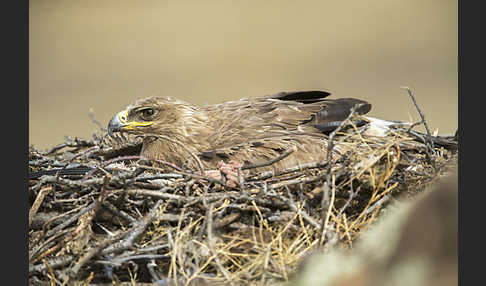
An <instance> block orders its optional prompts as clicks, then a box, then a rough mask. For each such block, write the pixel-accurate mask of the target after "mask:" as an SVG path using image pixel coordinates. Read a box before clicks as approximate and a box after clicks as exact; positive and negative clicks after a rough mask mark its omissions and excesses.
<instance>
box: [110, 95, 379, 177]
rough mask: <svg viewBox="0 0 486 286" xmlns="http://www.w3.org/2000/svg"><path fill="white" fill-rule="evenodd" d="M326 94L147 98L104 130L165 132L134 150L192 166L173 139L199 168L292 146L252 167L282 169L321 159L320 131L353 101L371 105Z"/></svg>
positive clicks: (251, 159) (247, 160) (250, 160)
mask: <svg viewBox="0 0 486 286" xmlns="http://www.w3.org/2000/svg"><path fill="white" fill-rule="evenodd" d="M327 96H329V93H327V92H324V91H303V92H289V93H284V92H283V93H279V94H276V95H271V96H263V97H258V98H244V99H240V100H237V101H229V102H224V103H221V104H216V105H208V106H193V105H190V104H188V103H186V102H183V101H181V100H177V99H174V98H170V97H165V98H160V97H150V98H146V99H141V100H138V101H136V102H135V103H134V104H132V105H130V106H128V107H127V109H125V110H124V111H121V112H119V113H118V114H116V115H115V116H114V117H113V118H112V119H111V121H110V123H109V126H108V130H109V132H110V133H111V132H115V131H124V132H129V133H133V134H140V135H144V134H151V133H152V134H159V135H162V136H166V137H168V138H170V139H171V140H164V139H163V138H155V137H151V136H147V137H146V138H144V139H143V146H142V150H141V154H140V155H142V156H144V157H147V158H151V159H159V160H164V161H167V162H171V163H173V164H176V165H179V166H185V167H188V168H191V169H193V170H197V169H198V167H197V166H198V165H197V162H196V160H194V159H193V158H192V157H191V156H190V154H189V153H188V151H187V150H185V148H183V147H182V146H181V144H178V143H176V142H173V141H174V140H175V141H178V142H180V143H182V144H183V145H184V146H185V147H186V148H187V149H189V150H190V151H191V152H192V153H193V154H196V155H197V156H199V158H200V160H201V162H202V163H203V166H204V168H205V169H215V168H216V167H217V164H218V162H220V161H221V160H223V161H225V162H228V161H229V160H235V161H237V162H241V163H243V164H254V163H259V162H265V161H268V160H271V159H273V158H275V157H278V156H279V155H280V154H282V153H283V152H285V151H288V150H291V149H294V150H295V151H294V152H293V153H292V154H290V155H289V156H288V157H286V158H285V159H283V160H281V161H279V162H277V163H275V164H273V165H272V166H270V167H262V168H259V169H258V170H257V171H262V170H264V169H269V168H270V169H271V168H282V167H288V166H292V165H296V164H299V163H300V164H302V163H307V162H311V161H318V160H323V159H325V157H326V146H327V143H326V140H325V136H324V135H323V132H326V131H329V130H330V129H332V127H333V126H336V123H339V121H342V120H344V119H345V118H346V117H347V116H348V115H349V112H350V109H351V107H353V106H354V105H355V104H362V105H361V106H360V107H359V108H358V110H357V111H358V113H359V114H365V113H367V112H368V111H369V110H370V109H371V104H369V103H367V102H365V101H362V100H359V99H354V98H341V99H325V98H326V97H327ZM338 151H339V149H338Z"/></svg>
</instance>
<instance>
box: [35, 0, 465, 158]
mask: <svg viewBox="0 0 486 286" xmlns="http://www.w3.org/2000/svg"><path fill="white" fill-rule="evenodd" d="M29 13H30V36H29V39H30V51H29V55H30V64H29V67H30V72H29V80H30V95H29V100H30V107H29V109H30V111H29V116H30V123H29V137H30V138H29V142H30V144H34V145H35V146H36V147H39V148H42V149H43V148H47V147H49V146H52V145H54V144H58V143H61V142H63V140H64V136H65V135H69V136H78V137H81V138H90V137H91V135H92V134H93V133H94V132H95V131H96V130H98V127H97V126H96V125H95V124H94V123H92V122H91V120H90V118H89V116H88V112H89V109H90V108H92V109H93V111H94V114H95V116H96V118H97V119H98V120H99V121H101V122H102V123H103V124H104V125H106V124H107V122H108V120H109V119H110V117H111V116H112V115H113V114H114V113H115V112H117V111H119V110H121V109H122V108H124V107H125V106H126V105H128V104H129V103H131V102H132V101H134V100H135V99H137V98H142V97H146V96H151V95H171V96H174V97H178V98H181V99H183V100H186V101H189V102H192V103H194V104H205V103H218V102H221V101H224V100H232V99H238V98H241V97H253V96H260V95H265V94H271V93H276V92H279V91H292V90H312V89H322V90H327V91H330V92H332V93H333V96H334V97H359V98H363V99H366V100H369V101H371V102H372V103H373V109H372V111H371V113H370V114H371V115H372V116H376V117H381V118H385V119H395V120H409V118H410V117H411V118H413V120H418V119H419V117H418V114H417V112H416V110H415V109H414V107H413V104H412V102H411V100H410V98H409V97H408V95H407V93H406V91H405V90H403V89H400V87H401V86H410V87H411V88H412V89H413V90H414V92H415V93H416V96H417V100H418V103H419V104H420V105H421V107H422V109H423V111H424V113H425V115H426V119H427V120H428V122H429V124H430V126H431V128H432V129H434V130H435V129H439V133H442V134H445V133H453V132H454V131H455V130H456V128H457V100H458V97H457V26H458V23H457V1H452V0H407V1H404V0H352V1H351V0H348V1H334V0H333V1H284V0H280V1H268V0H265V1H263V0H258V1H229V0H227V1H223V0H220V1H210V0H204V1H162V0H159V1H148V0H145V1H133V0H132V1H126V0H109V1H108V0H103V1H100V0H96V1H95V0H83V1H81V0H70V1H67V0H31V1H30V7H29Z"/></svg>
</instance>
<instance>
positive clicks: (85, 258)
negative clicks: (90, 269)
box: [69, 232, 126, 278]
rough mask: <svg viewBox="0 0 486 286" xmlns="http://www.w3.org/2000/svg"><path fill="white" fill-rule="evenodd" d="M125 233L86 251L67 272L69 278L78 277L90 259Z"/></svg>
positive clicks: (105, 240)
mask: <svg viewBox="0 0 486 286" xmlns="http://www.w3.org/2000/svg"><path fill="white" fill-rule="evenodd" d="M125 234H126V232H121V233H119V234H117V235H114V236H111V237H108V238H106V239H104V240H103V241H102V242H100V243H99V244H98V245H97V246H96V247H93V248H91V249H90V250H88V251H87V252H86V253H85V254H84V255H83V256H82V257H81V258H80V259H79V260H78V262H77V263H76V264H75V265H74V266H73V267H72V268H71V269H70V270H69V276H70V277H71V278H76V277H77V276H78V273H79V270H80V269H81V267H83V266H84V265H85V264H86V263H87V262H88V261H89V260H90V259H91V258H93V257H94V256H96V255H97V254H99V253H100V251H101V250H102V249H103V248H105V247H107V246H108V245H109V244H111V243H113V242H114V241H116V240H118V239H120V238H122V237H123V236H124V235H125Z"/></svg>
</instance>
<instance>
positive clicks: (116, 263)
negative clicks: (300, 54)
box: [29, 127, 457, 285]
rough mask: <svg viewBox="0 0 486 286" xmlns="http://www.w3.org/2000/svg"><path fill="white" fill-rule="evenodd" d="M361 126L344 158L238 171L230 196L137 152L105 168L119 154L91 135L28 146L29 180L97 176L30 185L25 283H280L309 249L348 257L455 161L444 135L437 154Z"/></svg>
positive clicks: (345, 140)
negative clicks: (392, 207)
mask: <svg viewBox="0 0 486 286" xmlns="http://www.w3.org/2000/svg"><path fill="white" fill-rule="evenodd" d="M363 128H364V127H362V128H356V127H351V128H349V129H348V130H347V131H346V132H344V133H339V134H336V136H335V137H334V140H335V143H336V144H337V145H341V146H346V147H349V148H347V150H349V151H347V152H346V153H345V154H344V155H343V156H342V157H340V158H337V159H334V160H333V161H332V163H331V165H329V164H328V163H327V162H315V164H307V165H305V166H296V167H295V168H294V169H288V170H281V172H280V174H275V173H274V174H270V173H261V174H258V175H254V176H245V175H244V174H242V175H241V177H240V186H239V187H238V188H235V189H231V188H228V187H224V186H222V185H221V184H220V182H216V181H214V180H209V179H205V178H203V177H201V176H199V175H196V172H197V170H194V171H195V172H190V171H189V170H182V169H179V170H177V169H173V168H170V167H167V168H166V169H159V170H154V168H152V167H150V166H149V162H147V161H146V160H143V159H141V158H139V157H138V156H126V157H122V158H119V157H118V159H111V160H109V161H107V160H106V158H107V157H110V158H111V157H113V158H117V156H119V155H120V154H118V153H113V150H111V149H109V148H107V147H106V146H105V145H104V143H103V142H102V140H100V139H99V138H97V137H95V138H94V139H93V140H90V141H86V140H78V139H75V140H71V139H70V140H67V142H65V143H64V145H60V146H58V147H59V148H54V149H53V150H50V151H51V152H50V153H49V152H45V153H42V152H39V151H37V150H35V148H33V147H31V150H30V161H29V167H30V170H31V172H34V171H45V170H49V169H53V168H62V167H63V166H65V165H66V164H72V163H78V164H80V166H78V167H77V168H79V169H78V170H81V171H80V173H83V172H82V171H83V170H84V169H83V168H85V169H86V167H83V166H90V167H96V169H95V170H96V171H91V172H89V173H88V174H85V175H78V174H76V172H75V171H72V173H71V175H66V174H62V175H58V176H56V175H55V174H47V175H44V176H42V177H39V178H32V179H29V185H30V187H29V196H30V206H31V209H30V213H29V262H30V265H29V278H30V283H31V284H36V283H41V282H43V283H47V284H49V283H50V284H51V285H56V284H60V285H62V284H80V285H81V284H83V283H84V285H88V283H92V284H93V283H94V284H103V283H111V282H112V281H116V282H118V283H126V285H144V283H151V282H154V281H159V282H161V281H165V282H166V283H168V284H169V285H194V284H204V283H210V284H224V285H226V284H230V285H231V284H232V285H240V284H244V285H268V284H275V283H279V282H284V281H287V280H288V279H289V277H291V276H292V275H293V273H295V271H296V269H297V267H298V265H299V263H300V262H301V261H302V259H303V258H304V257H306V256H307V255H309V254H310V253H312V252H315V251H328V250H329V249H331V248H346V249H352V248H353V243H354V242H355V240H356V239H357V238H359V237H360V234H361V233H362V232H363V231H364V230H366V229H367V228H368V227H369V226H370V225H372V224H373V223H374V222H375V221H376V219H377V218H379V217H380V216H381V215H382V213H383V211H384V210H385V211H386V207H387V205H388V204H389V202H390V201H391V200H394V199H396V198H397V197H399V196H401V197H403V196H406V197H413V196H414V195H415V194H416V193H418V192H421V191H422V190H423V189H424V188H425V187H426V185H427V184H428V183H429V182H430V181H431V180H433V179H434V178H435V177H437V175H438V174H439V173H440V172H442V170H443V169H444V167H446V166H448V165H449V164H452V165H455V164H457V161H456V160H457V142H454V141H453V140H452V139H451V138H441V137H434V139H436V140H435V142H436V144H435V146H434V147H433V148H432V146H431V145H430V144H429V145H427V144H426V143H424V142H426V140H424V141H422V140H421V139H419V138H418V137H417V136H419V137H420V136H422V135H420V134H415V135H413V134H411V133H409V132H407V130H405V129H395V130H392V131H391V132H389V133H388V135H386V136H384V137H373V136H366V135H364V134H365V133H363V131H364V129H363ZM422 138H425V137H423V136H422ZM438 142H439V143H438ZM444 142H446V143H444ZM135 149H136V148H135ZM107 154H109V155H107ZM125 155H126V154H125ZM72 167H73V168H74V167H76V166H75V165H70V166H68V167H66V169H70V168H72ZM72 170H76V169H72ZM84 173H86V170H84ZM161 285H163V284H161Z"/></svg>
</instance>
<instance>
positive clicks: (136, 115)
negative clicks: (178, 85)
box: [108, 97, 195, 135]
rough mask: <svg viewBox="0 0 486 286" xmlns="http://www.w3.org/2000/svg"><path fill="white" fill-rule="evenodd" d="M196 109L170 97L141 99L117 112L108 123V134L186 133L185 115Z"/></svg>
mask: <svg viewBox="0 0 486 286" xmlns="http://www.w3.org/2000/svg"><path fill="white" fill-rule="evenodd" d="M191 110H194V111H195V108H194V107H192V106H190V105H189V104H187V103H185V102H183V101H180V100H177V99H174V98H170V97H165V98H161V97H150V98H145V99H140V100H138V101H136V102H135V103H134V104H132V105H129V106H128V107H127V108H126V109H125V110H122V111H120V112H118V113H117V114H115V116H113V118H111V120H110V122H109V123H108V134H112V133H113V132H128V133H133V134H147V133H157V134H165V135H174V133H184V130H181V128H185V127H184V121H185V120H184V117H185V116H186V115H187V114H188V113H191Z"/></svg>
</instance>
